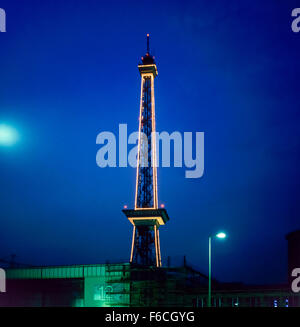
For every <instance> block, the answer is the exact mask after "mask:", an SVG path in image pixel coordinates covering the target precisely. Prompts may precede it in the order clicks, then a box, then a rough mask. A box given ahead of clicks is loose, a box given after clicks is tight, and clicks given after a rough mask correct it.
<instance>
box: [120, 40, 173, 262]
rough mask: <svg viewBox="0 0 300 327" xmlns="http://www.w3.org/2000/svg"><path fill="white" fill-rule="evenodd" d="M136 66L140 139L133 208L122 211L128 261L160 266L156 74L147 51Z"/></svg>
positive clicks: (164, 213)
mask: <svg viewBox="0 0 300 327" xmlns="http://www.w3.org/2000/svg"><path fill="white" fill-rule="evenodd" d="M141 59H142V62H141V64H139V65H138V68H139V71H140V74H141V99H140V115H139V140H138V155H137V173H136V191H135V207H134V209H124V210H123V212H124V214H125V215H126V217H127V218H128V220H129V221H130V222H131V223H132V225H133V235H132V245H131V254H130V262H131V263H133V264H136V265H141V266H156V267H161V265H162V263H161V253H160V242H159V227H160V226H161V225H164V224H165V223H166V222H167V221H168V220H169V216H168V214H167V211H166V209H162V208H158V197H157V164H156V139H155V100H154V79H155V77H156V76H157V75H158V72H157V67H156V63H155V60H154V56H152V55H151V54H150V49H149V34H147V52H146V54H145V56H143V57H142V58H141Z"/></svg>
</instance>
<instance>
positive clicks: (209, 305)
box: [208, 232, 226, 307]
mask: <svg viewBox="0 0 300 327" xmlns="http://www.w3.org/2000/svg"><path fill="white" fill-rule="evenodd" d="M213 237H217V238H220V239H224V238H225V237H226V234H225V233H223V232H220V233H218V234H216V235H214V236H209V238H208V307H211V239H212V238H213Z"/></svg>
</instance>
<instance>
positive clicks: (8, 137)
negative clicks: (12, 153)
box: [0, 124, 18, 146]
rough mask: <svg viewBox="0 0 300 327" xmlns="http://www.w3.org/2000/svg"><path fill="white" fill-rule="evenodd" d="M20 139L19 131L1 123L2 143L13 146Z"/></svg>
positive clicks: (0, 142)
mask: <svg viewBox="0 0 300 327" xmlns="http://www.w3.org/2000/svg"><path fill="white" fill-rule="evenodd" d="M17 140H18V133H17V131H16V130H15V129H14V128H13V127H11V126H9V125H6V124H0V145H2V146H11V145H14V144H15V143H16V142H17Z"/></svg>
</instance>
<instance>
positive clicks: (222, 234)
mask: <svg viewBox="0 0 300 327" xmlns="http://www.w3.org/2000/svg"><path fill="white" fill-rule="evenodd" d="M216 236H217V238H225V237H226V234H225V233H223V232H221V233H218V234H217V235H216Z"/></svg>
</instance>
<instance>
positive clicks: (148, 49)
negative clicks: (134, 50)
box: [147, 34, 150, 54]
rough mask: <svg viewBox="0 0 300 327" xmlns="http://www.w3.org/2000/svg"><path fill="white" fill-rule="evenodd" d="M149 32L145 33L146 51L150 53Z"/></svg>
mask: <svg viewBox="0 0 300 327" xmlns="http://www.w3.org/2000/svg"><path fill="white" fill-rule="evenodd" d="M149 38H150V36H149V34H147V53H148V54H150V46H149Z"/></svg>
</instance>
